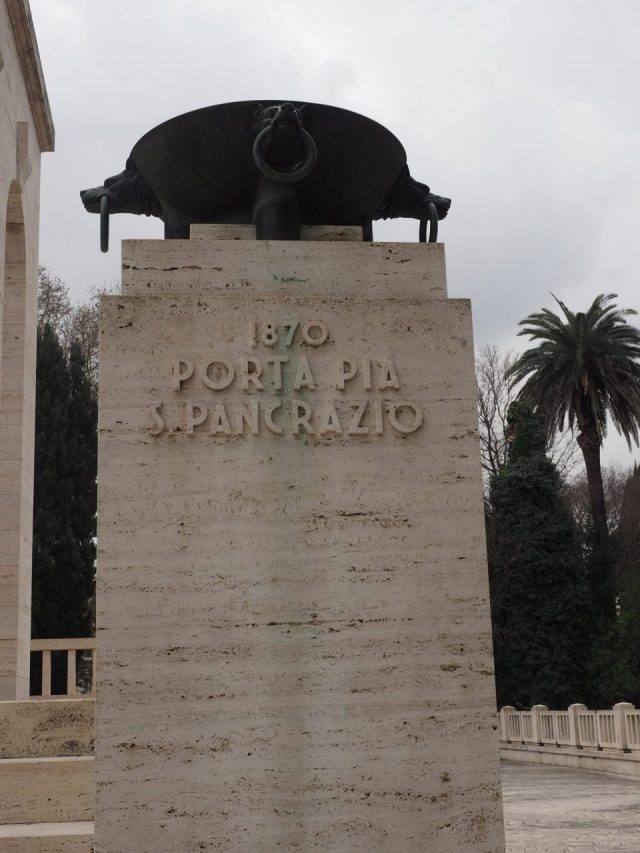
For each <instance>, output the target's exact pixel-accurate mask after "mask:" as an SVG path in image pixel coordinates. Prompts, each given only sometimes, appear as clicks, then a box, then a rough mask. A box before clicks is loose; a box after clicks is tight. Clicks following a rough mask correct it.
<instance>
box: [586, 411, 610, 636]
mask: <svg viewBox="0 0 640 853" xmlns="http://www.w3.org/2000/svg"><path fill="white" fill-rule="evenodd" d="M578 444H579V446H580V449H581V450H582V454H583V456H584V463H585V467H586V469H587V483H588V485H589V503H590V505H591V519H592V522H593V549H592V551H591V554H590V556H589V560H588V570H589V582H590V585H591V595H592V601H593V606H594V614H595V615H596V618H597V620H598V622H599V625H600V630H601V632H602V640H603V641H604V642H605V643H607V642H608V641H609V637H608V632H609V631H610V630H611V626H612V625H613V624H614V622H615V620H616V589H615V581H614V563H613V555H612V551H611V543H610V541H609V529H608V525H607V509H606V504H605V499H604V487H603V484H602V470H601V468H600V441H599V437H598V433H597V431H596V430H595V428H594V429H592V430H583V431H582V432H581V433H580V434H579V435H578Z"/></svg>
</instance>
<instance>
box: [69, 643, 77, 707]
mask: <svg viewBox="0 0 640 853" xmlns="http://www.w3.org/2000/svg"><path fill="white" fill-rule="evenodd" d="M77 680H78V679H77V676H76V650H75V649H67V696H75V695H76V684H77Z"/></svg>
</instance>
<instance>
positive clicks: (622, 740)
mask: <svg viewBox="0 0 640 853" xmlns="http://www.w3.org/2000/svg"><path fill="white" fill-rule="evenodd" d="M634 710H635V705H632V704H631V702H617V703H616V704H615V705H614V706H613V723H614V726H615V732H616V746H617V748H618V749H626V750H628V749H629V736H628V733H627V721H626V719H625V716H624V714H625V711H634Z"/></svg>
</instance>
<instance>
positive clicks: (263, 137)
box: [253, 125, 318, 184]
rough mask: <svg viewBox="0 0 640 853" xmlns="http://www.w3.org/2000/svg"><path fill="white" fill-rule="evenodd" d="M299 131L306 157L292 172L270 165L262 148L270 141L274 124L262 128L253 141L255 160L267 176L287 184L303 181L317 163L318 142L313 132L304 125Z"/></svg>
mask: <svg viewBox="0 0 640 853" xmlns="http://www.w3.org/2000/svg"><path fill="white" fill-rule="evenodd" d="M299 131H300V134H301V135H302V141H303V143H304V146H305V148H306V150H307V153H306V158H305V159H304V161H303V162H302V163H300V164H296V165H295V167H294V168H293V169H292V170H291V171H290V172H278V171H277V170H276V169H273V168H272V167H271V166H269V164H268V163H267V161H266V160H265V158H264V156H263V154H262V148H263V146H264V144H265V142H267V141H268V139H269V137H270V136H271V134H272V133H273V125H269V127H265V128H264V130H261V131H260V133H259V134H258V135H257V136H256V140H255V142H254V143H253V161H254V163H255V164H256V166H257V167H258V169H260V171H261V172H262V174H263V175H264V176H265V177H266V178H273V179H274V180H276V181H282V182H283V183H285V184H290V183H294V182H295V181H301V180H302V179H303V178H306V177H307V175H308V174H309V172H311V170H312V169H313V167H314V166H315V165H316V160H317V159H318V149H317V148H316V143H315V142H314V140H313V137H312V136H311V134H310V133H308V132H307V131H306V130H305V129H304V127H301V128H299Z"/></svg>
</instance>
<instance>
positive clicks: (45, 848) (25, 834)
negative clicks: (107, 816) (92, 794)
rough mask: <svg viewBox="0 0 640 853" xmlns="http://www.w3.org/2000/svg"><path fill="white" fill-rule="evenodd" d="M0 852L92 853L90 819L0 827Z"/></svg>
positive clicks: (91, 825)
mask: <svg viewBox="0 0 640 853" xmlns="http://www.w3.org/2000/svg"><path fill="white" fill-rule="evenodd" d="M0 850H2V853H92V851H93V822H92V821H73V822H67V823H27V824H10V825H8V826H0Z"/></svg>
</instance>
